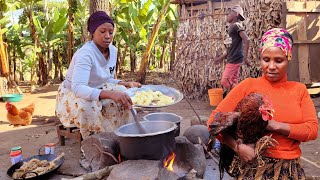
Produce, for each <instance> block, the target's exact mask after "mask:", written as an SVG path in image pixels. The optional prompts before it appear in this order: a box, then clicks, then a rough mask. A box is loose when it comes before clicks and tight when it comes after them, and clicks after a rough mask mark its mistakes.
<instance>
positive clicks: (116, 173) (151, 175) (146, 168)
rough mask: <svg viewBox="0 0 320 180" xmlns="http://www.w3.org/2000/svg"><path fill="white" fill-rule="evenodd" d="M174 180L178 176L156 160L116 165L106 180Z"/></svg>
mask: <svg viewBox="0 0 320 180" xmlns="http://www.w3.org/2000/svg"><path fill="white" fill-rule="evenodd" d="M123 179H125V180H137V179H144V180H153V179H165V180H175V179H179V176H178V175H176V174H175V173H174V172H171V171H168V170H166V169H165V168H164V167H163V164H162V162H161V161H156V160H128V161H124V162H122V163H120V164H118V165H116V166H115V167H114V168H113V170H112V171H111V173H110V175H109V177H108V180H123Z"/></svg>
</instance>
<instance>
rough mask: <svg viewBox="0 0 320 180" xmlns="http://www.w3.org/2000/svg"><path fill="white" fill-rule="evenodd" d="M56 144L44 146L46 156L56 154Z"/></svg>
mask: <svg viewBox="0 0 320 180" xmlns="http://www.w3.org/2000/svg"><path fill="white" fill-rule="evenodd" d="M54 146H55V144H54V143H48V144H46V145H45V146H44V151H45V153H46V154H54Z"/></svg>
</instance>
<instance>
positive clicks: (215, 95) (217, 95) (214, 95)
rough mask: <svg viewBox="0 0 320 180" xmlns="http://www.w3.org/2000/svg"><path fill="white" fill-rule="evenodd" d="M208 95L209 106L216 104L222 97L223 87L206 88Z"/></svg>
mask: <svg viewBox="0 0 320 180" xmlns="http://www.w3.org/2000/svg"><path fill="white" fill-rule="evenodd" d="M208 95H209V100H210V105H211V106H218V104H219V103H220V102H221V101H222V99H223V89H222V88H212V89H208Z"/></svg>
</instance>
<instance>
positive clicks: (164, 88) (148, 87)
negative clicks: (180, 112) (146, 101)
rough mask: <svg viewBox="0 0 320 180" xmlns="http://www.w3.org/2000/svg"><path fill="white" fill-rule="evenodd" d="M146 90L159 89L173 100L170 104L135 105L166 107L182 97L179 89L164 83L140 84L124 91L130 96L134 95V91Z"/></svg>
mask: <svg viewBox="0 0 320 180" xmlns="http://www.w3.org/2000/svg"><path fill="white" fill-rule="evenodd" d="M148 90H152V91H160V92H161V93H162V94H164V95H166V96H170V97H172V99H173V101H174V102H173V103H171V104H167V105H160V106H158V105H141V104H135V106H139V107H145V108H160V107H166V106H170V105H173V104H176V103H178V102H180V101H181V100H182V99H183V94H182V93H181V92H180V91H179V90H177V89H175V88H172V87H168V86H165V85H142V86H141V87H140V88H136V87H135V88H129V89H127V90H126V91H125V92H126V93H127V94H128V95H129V96H130V97H131V98H132V97H133V96H134V95H135V92H138V91H148Z"/></svg>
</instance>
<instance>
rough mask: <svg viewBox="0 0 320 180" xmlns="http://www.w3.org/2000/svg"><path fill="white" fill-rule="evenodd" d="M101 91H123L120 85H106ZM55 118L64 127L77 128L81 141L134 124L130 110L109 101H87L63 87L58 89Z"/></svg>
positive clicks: (123, 88)
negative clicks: (93, 135)
mask: <svg viewBox="0 0 320 180" xmlns="http://www.w3.org/2000/svg"><path fill="white" fill-rule="evenodd" d="M103 89H105V90H110V91H124V90H126V88H125V87H124V86H121V85H115V84H109V83H108V84H106V85H105V86H104V87H103ZM56 116H57V117H58V118H59V119H60V121H61V123H62V124H63V125H64V126H65V127H78V128H79V129H80V133H81V135H82V138H83V139H86V138H88V137H89V136H90V135H92V134H98V133H100V132H113V131H114V130H115V129H117V128H118V127H119V126H121V125H124V124H127V123H130V122H134V121H133V117H132V114H131V111H130V110H125V109H124V107H123V106H122V104H120V103H116V102H115V101H113V100H111V99H104V100H100V101H88V100H84V99H81V98H78V97H76V96H75V94H74V93H73V92H72V91H70V90H68V89H67V88H65V87H64V85H63V83H62V84H61V85H60V87H59V89H58V94H57V97H56Z"/></svg>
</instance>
